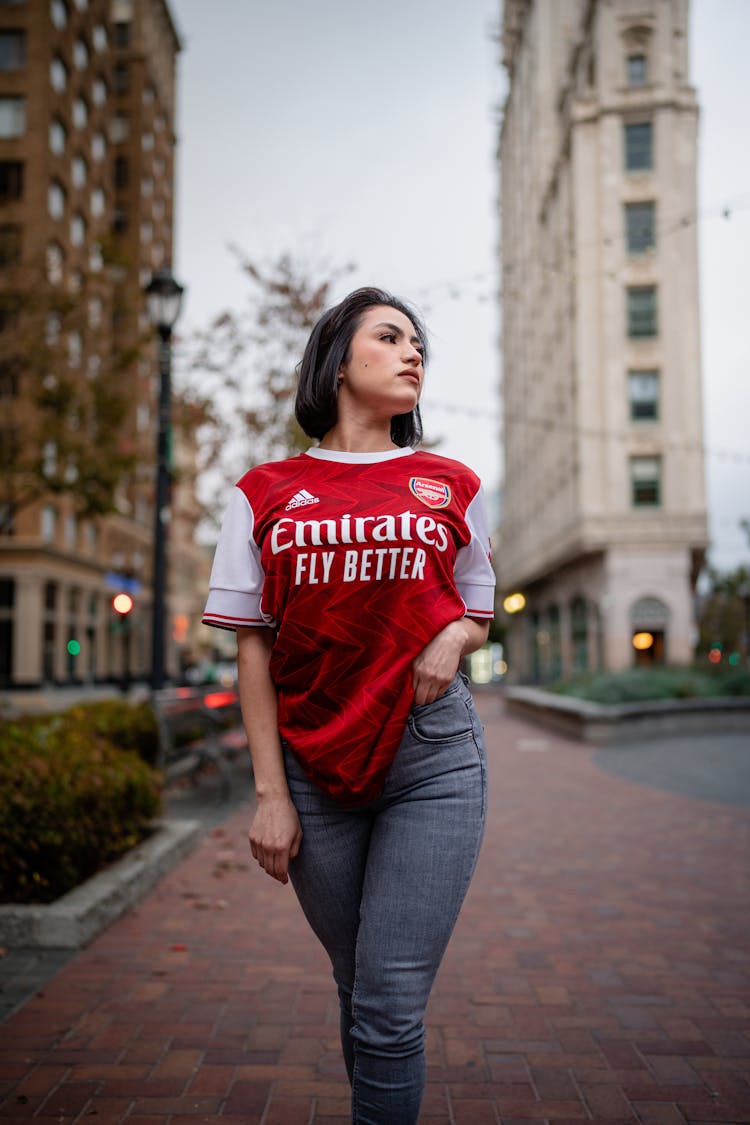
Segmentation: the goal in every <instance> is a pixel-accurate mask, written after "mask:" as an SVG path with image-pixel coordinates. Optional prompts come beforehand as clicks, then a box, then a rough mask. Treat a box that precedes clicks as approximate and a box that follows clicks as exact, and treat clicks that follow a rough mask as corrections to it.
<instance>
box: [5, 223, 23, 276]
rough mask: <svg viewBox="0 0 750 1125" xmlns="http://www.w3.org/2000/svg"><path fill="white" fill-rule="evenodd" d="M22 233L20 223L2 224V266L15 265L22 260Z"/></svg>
mask: <svg viewBox="0 0 750 1125" xmlns="http://www.w3.org/2000/svg"><path fill="white" fill-rule="evenodd" d="M21 233H22V228H21V227H20V226H19V224H18V223H3V224H2V225H0V266H15V265H18V263H19V262H20V261H21Z"/></svg>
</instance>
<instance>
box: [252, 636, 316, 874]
mask: <svg viewBox="0 0 750 1125" xmlns="http://www.w3.org/2000/svg"><path fill="white" fill-rule="evenodd" d="M273 638H274V634H273V630H271V629H267V628H265V627H262V626H260V627H258V626H254V627H252V628H238V629H237V679H238V685H239V693H240V705H241V707H242V720H243V722H244V725H245V730H246V731H247V740H248V743H249V746H250V755H251V757H252V760H253V774H254V777H255V795H256V809H255V816H254V817H253V822H252V824H251V825H250V834H249V835H250V849H251V851H252V853H253V856H254V858H255V859H257V861H258V863H259V864H260V866H261V867H262V868H263V869H264V870H265V871H266V872H268V874H269V875H271V876H272V877H273V878H274V879H278V881H279V882H280V883H287V882H288V881H289V876H288V874H287V872H288V867H289V860H290V859H294V857H295V856H296V855H297V853H298V852H299V848H300V843H301V841H302V828H301V826H300V822H299V817H298V816H297V810H296V809H295V807H294V804H293V803H292V799H291V797H290V795H289V787H288V785H287V781H286V773H285V771H284V756H283V751H282V748H281V739H280V738H279V731H278V727H277V701H276V689H275V687H274V685H273V681H272V680H271V673H270V671H269V666H268V664H269V660H270V656H271V648H272V646H273Z"/></svg>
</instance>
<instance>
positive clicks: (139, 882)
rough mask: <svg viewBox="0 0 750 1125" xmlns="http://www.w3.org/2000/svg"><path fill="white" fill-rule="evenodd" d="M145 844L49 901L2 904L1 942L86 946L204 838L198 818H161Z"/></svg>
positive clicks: (30, 946) (25, 945) (29, 945)
mask: <svg viewBox="0 0 750 1125" xmlns="http://www.w3.org/2000/svg"><path fill="white" fill-rule="evenodd" d="M154 829H155V830H154V833H153V834H152V835H151V836H150V837H149V838H148V839H147V840H144V841H143V843H141V844H138V845H137V846H136V847H135V848H133V849H132V851H130V852H128V853H127V854H126V855H124V856H123V857H122V859H119V860H118V861H117V862H116V863H113V864H112V865H111V866H110V867H107V868H105V870H103V871H100V872H99V874H98V875H94V876H93V877H92V878H91V879H88V880H87V881H86V882H85V883H82V884H81V886H80V887H76V889H75V890H73V891H70V892H69V893H68V894H66V895H63V897H62V898H59V899H57V901H56V902H52V903H50V904H49V905H48V906H26V905H20V906H14V905H12V904H11V905H7V906H0V945H3V946H6V947H7V948H8V949H81V948H83V946H85V945H87V944H88V942H89V941H91V939H92V938H93V937H95V936H96V935H97V934H98V933H99V932H100V931H101V930H103V929H105V927H106V926H108V925H109V924H110V923H111V922H114V921H115V919H116V918H119V917H120V915H121V914H124V912H125V911H126V910H128V909H129V908H130V907H131V906H133V905H134V904H135V903H136V902H138V901H139V899H141V898H142V897H143V896H144V895H145V894H146V893H147V892H148V891H149V890H150V889H151V888H152V887H153V886H154V884H155V883H156V882H158V880H159V879H160V878H161V877H162V876H163V875H166V873H167V872H168V871H170V870H171V868H172V867H174V866H175V865H176V864H177V863H178V862H179V861H180V860H181V859H182V857H183V856H184V855H186V854H187V853H188V852H189V851H190V850H191V848H192V847H193V846H194V844H195V843H196V841H197V840H198V838H199V836H200V834H201V831H202V826H201V824H200V822H199V821H197V820H170V821H158V822H157V823H156V824H155V825H154Z"/></svg>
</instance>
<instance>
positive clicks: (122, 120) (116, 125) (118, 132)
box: [109, 113, 130, 145]
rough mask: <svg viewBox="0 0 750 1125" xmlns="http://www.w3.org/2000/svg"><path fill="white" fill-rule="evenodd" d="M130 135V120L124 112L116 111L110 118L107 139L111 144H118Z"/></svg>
mask: <svg viewBox="0 0 750 1125" xmlns="http://www.w3.org/2000/svg"><path fill="white" fill-rule="evenodd" d="M129 136H130V120H129V119H128V118H127V117H126V116H125V114H124V113H118V114H117V115H116V116H115V117H113V118H112V124H111V125H110V127H109V139H110V140H111V141H112V144H115V145H119V144H122V142H123V141H126V140H127V139H128V137H129Z"/></svg>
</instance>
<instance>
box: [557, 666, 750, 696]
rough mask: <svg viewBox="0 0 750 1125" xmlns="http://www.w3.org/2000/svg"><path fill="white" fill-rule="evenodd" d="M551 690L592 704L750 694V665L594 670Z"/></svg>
mask: <svg viewBox="0 0 750 1125" xmlns="http://www.w3.org/2000/svg"><path fill="white" fill-rule="evenodd" d="M549 689H550V690H551V691H556V692H559V693H560V694H561V695H573V696H576V697H577V698H579V699H588V700H591V701H592V702H593V703H637V702H640V701H642V700H649V699H654V700H655V699H712V698H716V697H717V696H727V695H730V696H745V695H748V696H750V670H749V669H747V668H741V667H738V668H706V667H700V666H699V667H686V668H670V667H659V666H656V667H651V668H648V667H641V668H629V669H626V670H624V671H622V672H594V673H591V674H589V675H583V676H578V677H576V678H575V679H572V680H568V681H566V682H563V683H556V684H550V685H549Z"/></svg>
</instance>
